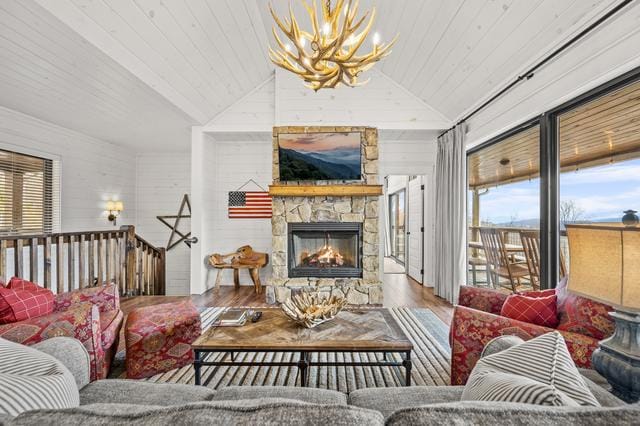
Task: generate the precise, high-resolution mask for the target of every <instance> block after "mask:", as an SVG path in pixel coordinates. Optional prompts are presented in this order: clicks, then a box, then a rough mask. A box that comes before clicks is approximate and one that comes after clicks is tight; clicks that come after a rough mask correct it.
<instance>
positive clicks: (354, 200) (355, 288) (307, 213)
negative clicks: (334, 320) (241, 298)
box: [269, 127, 382, 304]
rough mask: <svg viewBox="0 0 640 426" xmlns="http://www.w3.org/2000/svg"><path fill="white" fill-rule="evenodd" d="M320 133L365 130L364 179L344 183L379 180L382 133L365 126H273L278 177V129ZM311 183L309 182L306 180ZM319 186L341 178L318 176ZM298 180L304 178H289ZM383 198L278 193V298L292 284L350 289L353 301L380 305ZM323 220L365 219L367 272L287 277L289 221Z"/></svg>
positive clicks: (288, 291)
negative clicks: (344, 274)
mask: <svg viewBox="0 0 640 426" xmlns="http://www.w3.org/2000/svg"><path fill="white" fill-rule="evenodd" d="M315 132H360V133H361V135H362V136H361V149H362V157H361V158H362V176H363V180H362V182H355V183H354V182H348V181H347V182H339V183H341V184H345V185H349V184H354V185H358V184H362V183H367V184H378V137H377V130H376V129H372V128H365V127H275V128H274V131H273V181H274V184H283V183H281V182H280V180H279V167H278V134H279V133H315ZM305 183H306V184H308V182H305ZM313 183H314V184H316V185H328V184H335V183H336V182H327V181H315V182H313ZM286 184H287V185H296V184H300V182H287V183H286ZM378 198H379V197H377V196H366V197H365V196H336V197H334V196H315V197H280V196H274V197H273V217H272V219H271V225H272V244H273V248H272V250H273V251H272V258H271V263H272V267H273V274H272V277H271V278H270V280H269V285H271V286H273V287H274V288H275V294H276V300H277V301H278V302H283V301H285V300H286V299H287V298H288V297H289V296H290V295H291V289H292V288H300V289H301V290H317V291H320V292H326V293H327V294H329V293H330V292H333V294H344V293H346V292H347V289H351V291H350V292H349V301H350V303H354V304H381V303H382V282H381V281H380V266H379V264H380V258H379V250H380V236H379V232H378V229H379V228H378V210H379V200H378ZM321 222H338V223H344V222H358V223H362V234H361V235H362V241H361V247H362V253H361V259H362V277H354V278H314V277H304V278H300V277H295V278H290V277H289V276H288V268H287V239H288V234H287V224H288V223H321Z"/></svg>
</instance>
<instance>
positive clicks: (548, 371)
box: [462, 332, 600, 406]
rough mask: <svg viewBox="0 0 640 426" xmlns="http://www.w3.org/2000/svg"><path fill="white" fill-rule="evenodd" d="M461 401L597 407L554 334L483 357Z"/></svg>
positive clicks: (557, 336) (567, 353)
mask: <svg viewBox="0 0 640 426" xmlns="http://www.w3.org/2000/svg"><path fill="white" fill-rule="evenodd" d="M462 400H463V401H503V402H519V403H525V404H536V405H554V406H558V405H563V406H572V405H576V404H578V405H585V406H599V405H600V404H599V403H598V401H597V400H596V399H595V397H594V396H593V394H592V393H591V391H590V390H589V388H588V387H587V385H586V384H585V383H584V381H583V380H582V376H581V375H580V373H579V372H578V369H577V368H576V366H575V364H574V362H573V360H572V359H571V355H570V354H569V351H568V350H567V346H566V344H565V341H564V338H563V337H562V335H561V334H560V333H558V332H552V333H547V334H544V335H542V336H539V337H537V338H535V339H531V340H529V341H527V342H524V343H521V344H519V345H516V346H512V347H510V348H508V349H505V350H503V351H500V352H498V353H495V354H493V355H489V356H485V357H483V358H481V359H480V361H478V363H477V364H476V366H475V368H474V369H473V371H472V372H471V376H470V377H469V380H468V381H467V384H466V386H465V388H464V391H463V393H462Z"/></svg>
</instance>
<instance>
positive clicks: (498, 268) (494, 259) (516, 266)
mask: <svg viewBox="0 0 640 426" xmlns="http://www.w3.org/2000/svg"><path fill="white" fill-rule="evenodd" d="M480 238H481V239H482V246H483V248H484V252H485V255H486V257H487V263H488V265H489V268H490V271H491V274H492V281H493V283H494V286H496V285H497V286H500V285H502V284H500V278H506V279H508V280H509V286H508V287H506V288H509V289H510V290H511V291H513V292H514V293H515V292H516V291H517V290H518V287H519V286H521V285H522V278H524V277H527V276H528V275H529V268H528V267H527V263H526V261H525V262H521V261H517V260H512V259H513V257H511V256H509V253H507V250H506V248H505V245H504V238H503V233H502V231H500V230H498V229H496V228H480Z"/></svg>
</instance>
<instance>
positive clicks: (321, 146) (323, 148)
mask: <svg viewBox="0 0 640 426" xmlns="http://www.w3.org/2000/svg"><path fill="white" fill-rule="evenodd" d="M278 154H279V161H280V180H281V181H291V180H360V179H361V172H360V167H361V166H360V164H361V160H360V132H348V133H280V134H279V135H278Z"/></svg>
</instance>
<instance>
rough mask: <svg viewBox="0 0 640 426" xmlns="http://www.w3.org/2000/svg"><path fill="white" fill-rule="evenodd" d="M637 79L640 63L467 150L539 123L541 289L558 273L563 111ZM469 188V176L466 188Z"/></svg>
mask: <svg viewBox="0 0 640 426" xmlns="http://www.w3.org/2000/svg"><path fill="white" fill-rule="evenodd" d="M637 81H640V67H637V68H634V69H633V70H631V71H628V72H626V73H624V74H622V75H620V76H618V77H616V78H614V79H612V80H610V81H608V82H606V83H604V84H601V85H599V86H597V87H595V88H593V89H591V90H589V91H587V92H585V93H583V94H581V95H579V96H576V97H575V98H573V99H571V100H569V101H567V102H564V103H562V104H560V105H558V106H556V107H554V108H552V109H550V110H548V111H545V112H544V113H542V114H540V115H538V116H536V117H534V118H532V119H530V120H527V121H525V122H523V123H521V124H520V125H517V126H515V127H513V128H512V129H509V130H507V131H506V132H504V133H501V134H500V135H498V136H495V137H493V138H491V139H489V140H487V141H485V142H483V143H481V144H479V145H477V146H475V147H473V148H471V149H469V150H467V158H468V157H469V155H471V154H473V153H475V152H477V151H479V150H481V149H483V148H486V147H488V146H491V145H493V144H496V143H499V142H500V141H502V140H504V139H506V138H508V137H510V136H513V135H515V134H517V133H519V132H522V131H523V130H526V129H528V128H530V127H532V126H535V125H537V124H539V125H540V138H539V144H540V145H539V152H540V160H539V161H540V163H539V167H540V288H542V289H547V288H555V287H556V285H557V282H558V277H559V265H558V262H559V253H560V220H559V214H558V208H559V196H560V193H559V192H560V190H559V181H560V158H559V143H560V137H559V136H560V135H559V128H558V118H559V116H560V115H562V114H563V113H566V112H568V111H570V110H572V109H574V108H576V107H579V106H581V105H583V104H585V103H588V102H590V101H592V100H594V99H597V98H599V97H601V96H604V95H606V94H607V93H610V92H612V91H615V90H618V89H620V88H622V87H624V86H627V85H629V84H631V83H634V82H637ZM468 164H469V162H468V161H467V168H468ZM467 170H468V169H467ZM468 190H469V188H468V179H467V191H468ZM467 217H468V215H467ZM467 244H468V242H467ZM465 246H466V245H465Z"/></svg>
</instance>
